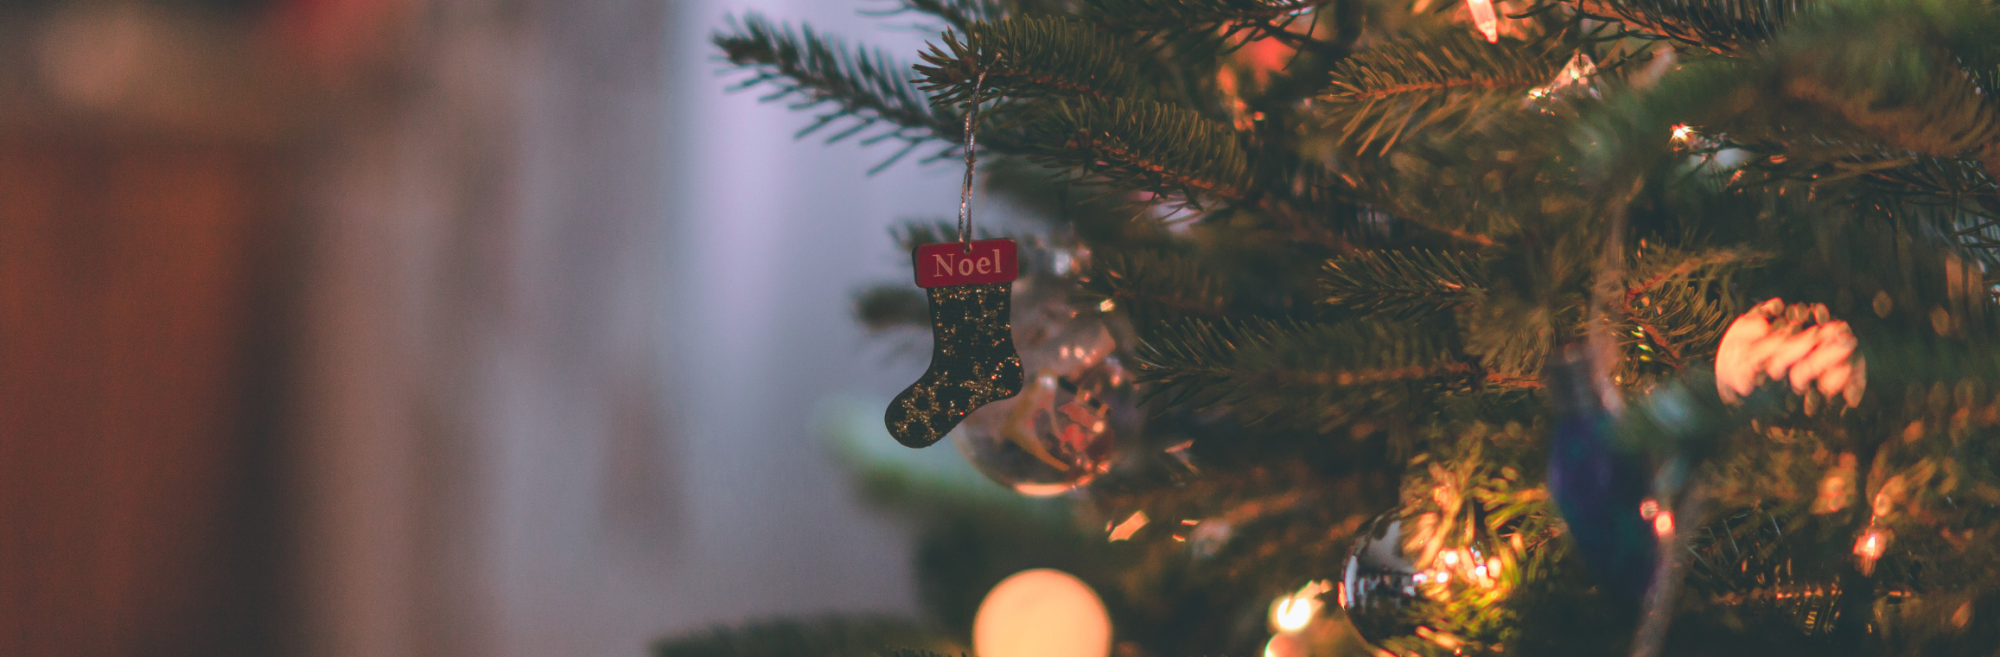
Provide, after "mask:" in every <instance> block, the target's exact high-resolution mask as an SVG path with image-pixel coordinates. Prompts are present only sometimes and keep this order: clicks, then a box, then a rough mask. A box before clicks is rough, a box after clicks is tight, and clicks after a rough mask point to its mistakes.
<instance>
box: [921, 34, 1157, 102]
mask: <svg viewBox="0 0 2000 657" xmlns="http://www.w3.org/2000/svg"><path fill="white" fill-rule="evenodd" d="M964 30H965V37H964V39H962V40H961V39H960V38H959V36H958V35H957V34H953V33H950V32H946V33H945V34H944V47H943V48H939V47H938V46H937V45H936V44H932V45H931V46H930V51H929V52H926V53H923V55H922V57H923V60H924V62H926V63H925V64H918V65H917V66H916V71H917V73H919V74H920V75H921V80H922V82H921V84H920V86H921V88H922V89H923V90H924V91H928V92H930V93H931V103H932V104H933V105H937V106H940V107H949V106H956V105H960V104H964V103H965V102H966V101H967V100H969V99H970V98H971V97H972V85H973V83H974V82H975V81H976V80H978V79H979V76H980V74H981V73H984V74H985V75H986V77H985V83H986V87H987V88H986V90H985V91H983V92H982V93H984V94H987V96H986V97H988V98H993V97H1009V98H1030V97H1037V96H1049V95H1053V96H1068V97H1089V98H1098V99H1107V98H1116V97H1133V96H1136V95H1138V94H1140V93H1141V92H1142V90H1143V87H1141V86H1140V84H1139V82H1138V80H1136V79H1135V77H1134V74H1133V72H1132V67H1131V66H1130V65H1128V64H1127V63H1126V62H1125V61H1124V60H1125V56H1126V55H1125V54H1126V53H1127V52H1128V51H1130V49H1131V45H1130V44H1124V43H1119V41H1118V40H1117V39H1115V38H1112V37H1110V36H1109V35H1106V34H1102V33H1099V32H1097V31H1096V30H1094V29H1092V28H1091V27H1090V26H1089V25H1086V24H1084V23H1080V22H1077V21H1073V20H1068V19H1065V18H1053V17H1051V18H1036V17H1018V18H1009V19H1006V20H1003V21H999V22H994V23H975V24H972V25H970V26H967V27H965V28H964Z"/></svg>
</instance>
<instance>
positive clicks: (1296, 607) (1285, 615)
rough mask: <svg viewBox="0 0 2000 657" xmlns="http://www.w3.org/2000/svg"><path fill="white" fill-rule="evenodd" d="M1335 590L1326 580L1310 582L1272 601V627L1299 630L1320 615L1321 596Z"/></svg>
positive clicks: (1287, 630) (1290, 630)
mask: <svg viewBox="0 0 2000 657" xmlns="http://www.w3.org/2000/svg"><path fill="white" fill-rule="evenodd" d="M1331 590H1333V585H1332V584H1330V583H1328V582H1325V581H1317V582H1309V583H1307V584H1306V585H1305V586H1304V587H1301V588H1300V589H1299V590H1298V591H1296V592H1294V593H1292V594H1291V595H1287V596H1285V597H1282V598H1278V599H1277V600H1276V601H1274V602H1272V603H1271V627H1272V628H1274V629H1276V630H1278V631H1279V632H1297V631H1299V630H1303V629H1305V628H1306V626H1307V625H1310V624H1312V621H1313V618H1316V617H1318V616H1319V610H1320V601H1319V597H1320V596H1321V595H1324V594H1325V593H1326V592H1328V591H1331Z"/></svg>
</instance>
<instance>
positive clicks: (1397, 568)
mask: <svg viewBox="0 0 2000 657" xmlns="http://www.w3.org/2000/svg"><path fill="white" fill-rule="evenodd" d="M1464 506H1466V507H1476V506H1477V503H1476V502H1471V501H1469V500H1468V501H1467V502H1466V504H1465V505H1464ZM1482 515H1483V514H1480V513H1478V512H1477V510H1476V508H1475V509H1473V512H1471V513H1464V514H1453V515H1452V516H1445V515H1441V514H1438V513H1422V514H1408V513H1405V512H1400V511H1392V512H1390V513H1388V514H1385V515H1383V516H1381V517H1378V518H1376V519H1375V520H1374V521H1372V522H1370V523H1369V524H1368V525H1366V526H1364V529H1363V531H1362V533H1361V535H1360V536H1359V537H1358V538H1357V539H1356V540H1355V542H1354V545H1353V547H1352V548H1351V549H1350V551H1349V553H1348V558H1347V567H1346V568H1345V570H1344V571H1343V573H1342V577H1341V582H1340V588H1339V592H1338V598H1337V599H1338V601H1339V603H1340V607H1341V609H1342V611H1344V612H1346V615H1347V619H1348V621H1349V622H1350V623H1352V624H1353V626H1354V629H1355V632H1356V633H1358V634H1360V635H1361V638H1362V639H1363V640H1366V641H1367V642H1369V643H1370V644H1373V645H1375V646H1376V647H1378V648H1381V649H1383V650H1385V651H1387V652H1388V653H1390V654H1395V655H1432V654H1470V653H1473V652H1476V651H1484V650H1486V649H1487V648H1488V647H1490V646H1492V645H1495V644H1498V643H1499V642H1500V640H1501V639H1502V638H1503V637H1502V636H1500V634H1498V631H1504V628H1506V627H1508V626H1509V625H1510V623H1508V622H1507V621H1508V620H1509V619H1510V616H1511V613H1512V612H1511V610H1509V609H1508V608H1507V602H1508V601H1509V599H1510V597H1511V596H1512V594H1513V592H1514V590H1515V589H1516V588H1517V587H1518V585H1519V583H1520V576H1519V570H1520V566H1519V564H1520V563H1521V556H1522V554H1521V553H1522V545H1521V543H1520V541H1512V542H1509V541H1501V540H1497V539H1495V538H1494V537H1493V535H1492V532H1491V531H1490V530H1489V529H1488V528H1487V527H1486V526H1485V523H1484V522H1483V518H1482V517H1481V516H1482ZM1447 519H1449V521H1448V520H1447ZM1480 628H1486V629H1480ZM1492 628H1502V629H1500V630H1498V631H1496V630H1494V629H1492Z"/></svg>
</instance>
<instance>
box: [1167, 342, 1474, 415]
mask: <svg viewBox="0 0 2000 657" xmlns="http://www.w3.org/2000/svg"><path fill="white" fill-rule="evenodd" d="M1138 357H1139V362H1140V370H1139V376H1140V379H1141V380H1143V381H1147V382H1149V384H1150V385H1149V387H1148V388H1147V392H1146V396H1147V401H1148V402H1154V403H1160V404H1164V405H1166V406H1172V407H1183V408H1193V409H1200V408H1214V407H1226V408H1229V409H1231V410H1232V411H1235V413H1236V414H1237V415H1239V416H1240V417H1243V418H1245V419H1246V421H1249V422H1252V423H1261V422H1279V423H1299V424H1303V425H1306V426H1313V427H1317V428H1318V429H1319V430H1322V431H1324V430H1327V429H1330V428H1331V427H1333V426H1335V425H1337V424H1339V423H1341V422H1344V421H1348V420H1351V419H1353V418H1354V417H1356V416H1357V415H1361V414H1365V413H1372V412H1384V411H1386V410H1388V409H1392V408H1395V407H1399V406H1401V405H1402V404H1403V403H1404V402H1405V401H1407V400H1408V398H1409V397H1410V395H1411V394H1413V393H1415V392H1417V391H1418V390H1419V389H1421V388H1424V387H1436V386H1440V385H1443V386H1453V385H1465V384H1466V383H1468V381H1467V379H1468V378H1469V377H1471V376H1473V375H1474V374H1475V373H1476V371H1477V370H1476V368H1475V367H1473V366H1472V365H1471V364H1469V363H1466V362H1464V361H1463V360H1460V359H1459V358H1458V357H1457V356H1456V355H1455V354H1454V353H1453V352H1452V351H1451V350H1450V349H1448V348H1446V347H1445V346H1444V344H1443V343H1441V342H1439V341H1438V337H1437V332H1435V331H1423V330H1412V328H1411V327H1407V326H1397V325H1392V324H1384V323H1371V322H1351V323H1343V324H1302V323H1297V322H1289V321H1282V322H1281V321H1272V320H1250V321H1247V322H1242V323H1210V322H1205V321H1200V320H1194V321H1189V322H1186V323H1184V324H1181V325H1179V326H1177V327H1169V328H1166V329H1164V330H1162V331H1161V332H1159V333H1157V334H1156V335H1155V336H1153V337H1151V338H1148V339H1146V340H1144V341H1143V342H1142V343H1141V344H1140V346H1139V356H1138Z"/></svg>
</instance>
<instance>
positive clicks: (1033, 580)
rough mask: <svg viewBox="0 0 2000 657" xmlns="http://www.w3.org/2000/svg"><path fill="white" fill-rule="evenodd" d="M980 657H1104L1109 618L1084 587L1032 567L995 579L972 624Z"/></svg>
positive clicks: (1057, 572)
mask: <svg viewBox="0 0 2000 657" xmlns="http://www.w3.org/2000/svg"><path fill="white" fill-rule="evenodd" d="M972 648H973V650H974V651H976V652H977V654H978V655H979V656H980V657H1106V656H1107V655H1110V654H1111V615H1110V614H1109V613H1108V612H1106V611H1105V609H1104V602H1103V601H1101V600H1099V599H1098V597H1097V592H1096V591H1093V590H1091V588H1090V585H1088V584H1084V583H1083V580H1079V579H1077V578H1076V577H1075V576H1073V575H1070V574H1069V573H1065V572H1062V571H1060V570H1050V569H1047V568H1037V569H1034V570H1024V571H1021V572H1018V573H1014V574H1013V575H1010V576H1008V577H1007V579H1004V580H1000V583H999V584H998V585H995V586H994V587H993V590H992V591H990V592H988V593H987V594H986V599H985V600H983V601H981V602H980V603H979V611H978V613H976V614H975V615H974V616H973V619H972Z"/></svg>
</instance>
